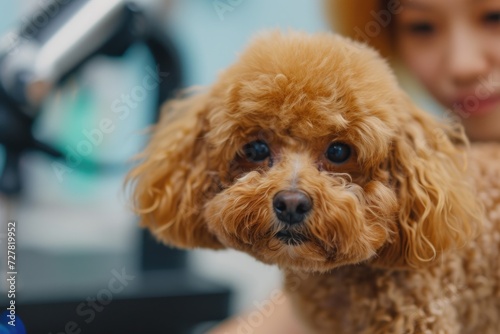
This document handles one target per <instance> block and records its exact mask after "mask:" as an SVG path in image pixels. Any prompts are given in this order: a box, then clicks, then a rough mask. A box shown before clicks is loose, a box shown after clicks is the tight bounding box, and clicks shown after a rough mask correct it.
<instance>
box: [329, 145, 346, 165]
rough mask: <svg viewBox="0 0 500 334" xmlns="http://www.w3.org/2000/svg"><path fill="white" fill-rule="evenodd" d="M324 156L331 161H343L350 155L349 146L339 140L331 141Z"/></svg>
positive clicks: (338, 162) (337, 162)
mask: <svg viewBox="0 0 500 334" xmlns="http://www.w3.org/2000/svg"><path fill="white" fill-rule="evenodd" d="M326 157H327V158H328V160H330V161H331V162H333V163H336V164H341V163H344V162H346V161H347V160H349V158H350V157H351V147H350V146H349V145H347V144H345V143H341V142H335V143H332V144H330V146H329V147H328V150H327V151H326Z"/></svg>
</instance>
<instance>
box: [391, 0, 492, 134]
mask: <svg viewBox="0 0 500 334" xmlns="http://www.w3.org/2000/svg"><path fill="white" fill-rule="evenodd" d="M402 3H403V5H404V6H403V10H402V11H401V13H400V14H399V15H397V16H396V30H395V35H396V45H398V52H399V53H400V56H401V58H402V59H403V61H404V62H405V63H406V65H407V66H408V67H409V68H410V70H411V71H412V72H413V73H414V74H415V75H416V76H417V77H418V78H419V79H420V80H421V81H422V82H423V84H424V85H425V86H426V87H427V89H428V90H429V91H430V92H431V94H432V95H433V96H434V97H435V98H436V99H437V100H438V101H439V102H441V103H442V104H443V105H444V106H445V107H446V108H449V109H450V110H452V111H454V112H456V113H457V114H458V115H459V116H460V117H461V118H462V119H463V123H464V126H465V129H466V131H467V133H468V135H469V137H470V138H471V139H472V140H500V0H402Z"/></svg>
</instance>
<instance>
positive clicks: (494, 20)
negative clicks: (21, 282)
mask: <svg viewBox="0 0 500 334" xmlns="http://www.w3.org/2000/svg"><path fill="white" fill-rule="evenodd" d="M483 21H484V22H485V23H487V24H498V23H500V11H499V12H490V13H487V14H486V15H484V16H483Z"/></svg>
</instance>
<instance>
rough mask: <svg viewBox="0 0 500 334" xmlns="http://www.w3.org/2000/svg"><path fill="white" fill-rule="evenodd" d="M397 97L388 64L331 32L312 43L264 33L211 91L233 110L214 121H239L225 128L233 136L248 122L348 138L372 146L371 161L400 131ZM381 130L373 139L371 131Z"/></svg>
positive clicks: (306, 135)
mask: <svg viewBox="0 0 500 334" xmlns="http://www.w3.org/2000/svg"><path fill="white" fill-rule="evenodd" d="M398 91H399V87H398V86H397V83H396V80H395V78H394V76H393V75H392V72H391V71H390V70H389V67H388V65H387V64H386V63H385V62H384V61H383V60H382V59H381V58H380V57H378V56H377V54H376V52H375V51H373V50H371V49H369V48H367V47H365V46H364V45H362V44H355V43H353V42H347V41H346V39H345V38H343V37H341V36H338V35H332V34H327V33H325V34H318V35H315V36H314V37H312V38H311V37H310V36H307V35H306V34H301V33H293V34H286V35H285V34H282V33H280V32H273V33H267V34H263V35H262V36H259V37H257V38H256V39H255V40H254V41H253V43H251V45H250V46H249V47H248V48H247V49H246V51H245V52H243V54H242V55H241V57H240V58H239V60H238V61H237V63H236V64H234V65H233V66H232V67H231V68H229V69H227V70H226V71H225V72H224V73H223V74H222V75H221V77H220V79H219V81H218V82H217V83H216V84H215V85H214V87H213V90H212V94H213V95H214V97H220V98H222V99H226V100H227V103H228V105H227V107H228V109H227V110H226V113H225V114H222V115H221V114H217V113H214V114H213V117H214V118H213V123H214V124H216V122H219V121H222V120H220V119H218V118H217V116H223V117H224V121H226V122H228V121H233V122H235V123H237V124H236V125H235V127H229V126H228V127H226V128H225V130H228V131H235V132H237V131H238V130H240V129H239V127H238V126H240V127H241V125H243V124H244V125H246V124H247V123H246V122H247V121H248V124H252V125H253V127H255V128H258V129H266V130H269V131H272V132H273V133H282V134H287V135H289V136H290V137H292V138H295V139H298V140H303V141H309V140H310V139H311V135H312V134H314V136H315V137H331V136H332V134H346V135H347V136H350V137H352V138H349V139H350V140H353V141H356V140H362V141H365V142H369V143H371V144H372V145H373V146H372V147H363V150H361V152H359V154H360V158H361V159H365V160H367V161H371V158H374V157H373V155H374V154H380V155H381V156H385V155H386V154H387V151H386V149H387V148H388V147H389V145H388V141H389V140H390V138H391V136H392V132H393V130H394V128H395V127H397V122H396V121H395V119H394V116H395V115H394V110H395V109H396V108H394V106H395V105H397V104H400V102H399V101H397V100H398V99H399V98H400V95H398V94H397V92H398ZM230 117H232V119H229V118H230ZM244 122H245V123H244ZM228 125H229V124H228ZM377 126H378V127H379V131H378V132H377V134H375V133H374V132H373V131H372V129H373V128H374V127H377ZM347 129H349V133H346V131H347ZM220 130H221V131H222V128H221V129H220ZM253 130H255V129H253ZM216 136H217V137H218V138H219V139H223V138H224V136H220V134H219V133H216Z"/></svg>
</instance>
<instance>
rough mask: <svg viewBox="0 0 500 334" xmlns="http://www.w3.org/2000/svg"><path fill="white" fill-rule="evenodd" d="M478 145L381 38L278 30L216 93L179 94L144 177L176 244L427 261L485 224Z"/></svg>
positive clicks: (140, 191)
mask: <svg viewBox="0 0 500 334" xmlns="http://www.w3.org/2000/svg"><path fill="white" fill-rule="evenodd" d="M465 146H466V139H465V136H464V135H463V131H462V130H461V128H459V127H455V126H452V125H449V124H448V125H446V124H440V123H438V122H436V120H434V118H432V117H431V116H429V115H427V114H426V113H424V112H423V111H420V110H419V109H418V108H416V107H415V106H414V105H413V104H412V103H411V101H410V99H409V98H408V97H407V96H406V95H405V94H404V93H403V92H402V90H401V89H400V88H399V87H398V85H397V83H396V80H395V78H394V76H393V74H392V73H391V71H390V70H389V67H388V65H387V64H386V63H385V62H384V61H383V60H381V58H380V57H379V56H378V55H377V53H376V52H375V51H373V50H371V49H369V48H367V47H366V46H364V45H361V44H356V43H354V42H352V41H350V40H347V39H345V38H342V37H339V36H336V35H333V34H317V35H312V36H311V35H306V34H303V33H296V32H289V33H286V34H284V33H280V32H271V33H267V34H264V35H262V36H260V37H258V38H257V39H255V40H254V41H253V43H251V44H250V46H249V47H248V48H247V49H246V51H244V52H243V54H242V55H241V56H240V57H239V59H238V61H237V62H236V63H235V64H234V65H233V66H231V67H230V68H228V69H227V70H226V71H224V72H223V73H222V74H221V76H220V77H219V79H218V80H217V82H216V83H215V84H214V85H213V86H212V87H211V88H210V89H209V90H208V91H207V92H205V93H202V94H199V95H194V96H191V97H188V98H186V99H181V100H174V101H171V102H169V103H168V104H167V106H166V108H165V113H164V115H163V117H162V119H161V121H160V123H159V125H158V126H157V128H156V130H155V132H154V135H153V137H152V140H151V142H150V144H149V145H148V147H147V148H146V150H145V151H144V153H143V155H142V157H143V159H144V160H143V161H142V163H141V164H140V165H139V166H138V167H137V168H136V169H135V170H134V171H132V173H131V175H130V179H131V180H134V181H135V192H134V199H135V205H136V207H137V212H138V213H139V214H140V215H141V218H142V222H143V224H144V225H146V226H148V227H149V228H150V229H151V230H152V231H153V233H154V234H155V235H156V236H157V237H158V238H159V239H160V240H162V241H164V242H166V243H168V244H171V245H175V246H178V247H187V248H190V247H209V248H224V247H232V248H236V249H239V250H242V251H245V252H247V253H249V254H251V255H253V256H255V257H256V258H258V259H260V260H262V261H264V262H266V263H274V264H278V265H280V266H282V267H285V268H288V269H293V270H308V271H328V270H331V269H333V268H336V267H338V266H342V265H347V264H355V263H360V262H365V261H373V262H374V263H377V265H395V264H397V265H401V266H414V267H418V266H421V265H423V264H425V263H427V262H429V261H431V260H433V259H434V258H435V257H436V256H437V255H438V254H439V253H440V252H442V251H444V250H446V249H449V248H452V247H456V246H460V245H461V244H463V243H464V242H465V241H466V240H467V239H468V238H469V237H471V236H472V235H474V233H475V227H476V225H475V223H474V221H475V218H474V217H475V216H479V214H478V210H477V208H476V207H475V206H474V205H472V204H471V205H462V204H461V203H464V202H465V203H475V201H476V200H475V198H474V195H473V193H472V191H471V190H470V188H469V185H468V184H467V182H466V181H465V178H464V177H463V172H464V165H463V159H462V158H463V155H462V153H463V148H464V147H465ZM464 198H465V199H464Z"/></svg>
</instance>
